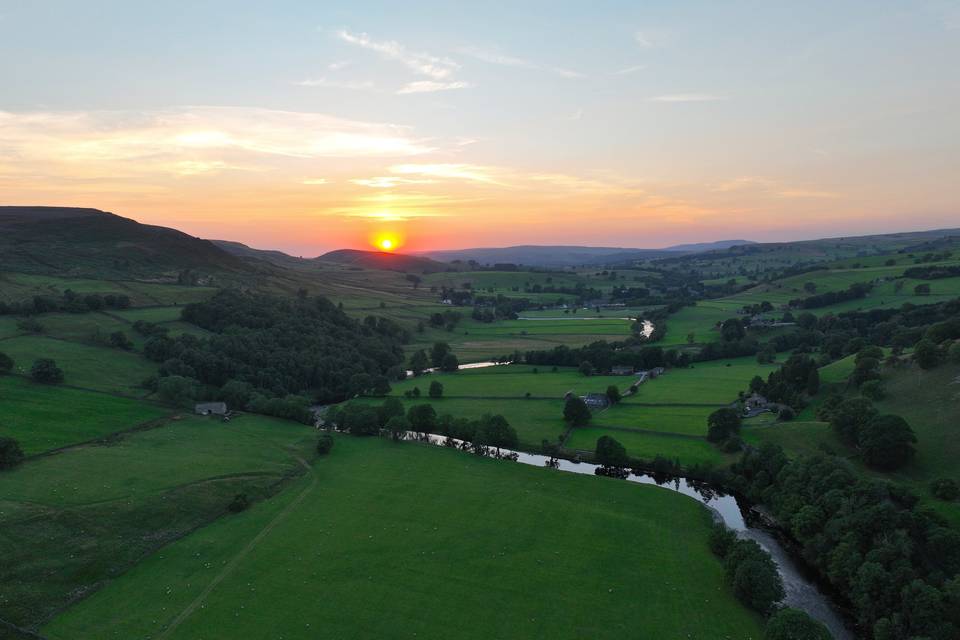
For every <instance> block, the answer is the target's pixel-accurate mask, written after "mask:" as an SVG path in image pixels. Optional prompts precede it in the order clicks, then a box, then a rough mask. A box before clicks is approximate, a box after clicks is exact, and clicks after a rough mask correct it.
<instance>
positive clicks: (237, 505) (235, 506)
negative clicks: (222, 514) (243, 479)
mask: <svg viewBox="0 0 960 640" xmlns="http://www.w3.org/2000/svg"><path fill="white" fill-rule="evenodd" d="M249 506H250V499H249V498H247V494H245V493H238V494H237V495H235V496H233V500H231V501H230V504H228V505H227V509H229V510H230V513H240V512H241V511H246V510H247V508H248V507H249Z"/></svg>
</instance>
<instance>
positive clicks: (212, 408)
mask: <svg viewBox="0 0 960 640" xmlns="http://www.w3.org/2000/svg"><path fill="white" fill-rule="evenodd" d="M193 410H194V412H196V414H197V415H201V416H225V415H227V403H226V402H200V403H198V404H197V405H196V406H195V407H194V408H193Z"/></svg>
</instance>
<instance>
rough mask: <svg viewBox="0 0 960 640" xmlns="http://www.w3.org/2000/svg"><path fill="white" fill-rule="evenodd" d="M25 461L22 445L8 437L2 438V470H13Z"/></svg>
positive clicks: (0, 466) (0, 440)
mask: <svg viewBox="0 0 960 640" xmlns="http://www.w3.org/2000/svg"><path fill="white" fill-rule="evenodd" d="M22 461H23V450H22V449H20V443H19V442H17V441H16V440H14V439H13V438H9V437H7V436H0V470H3V469H12V468H14V467H15V466H17V465H18V464H20V463H21V462H22Z"/></svg>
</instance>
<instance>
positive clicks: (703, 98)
mask: <svg viewBox="0 0 960 640" xmlns="http://www.w3.org/2000/svg"><path fill="white" fill-rule="evenodd" d="M724 100H728V98H727V97H726V96H718V95H715V94H712V93H669V94H666V95H660V96H654V97H652V98H650V102H722V101H724Z"/></svg>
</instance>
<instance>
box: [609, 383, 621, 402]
mask: <svg viewBox="0 0 960 640" xmlns="http://www.w3.org/2000/svg"><path fill="white" fill-rule="evenodd" d="M621 398H622V396H621V395H620V389H617V385H615V384H612V385H610V386H609V387H607V400H609V401H610V404H617V403H618V402H620V400H621Z"/></svg>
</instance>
